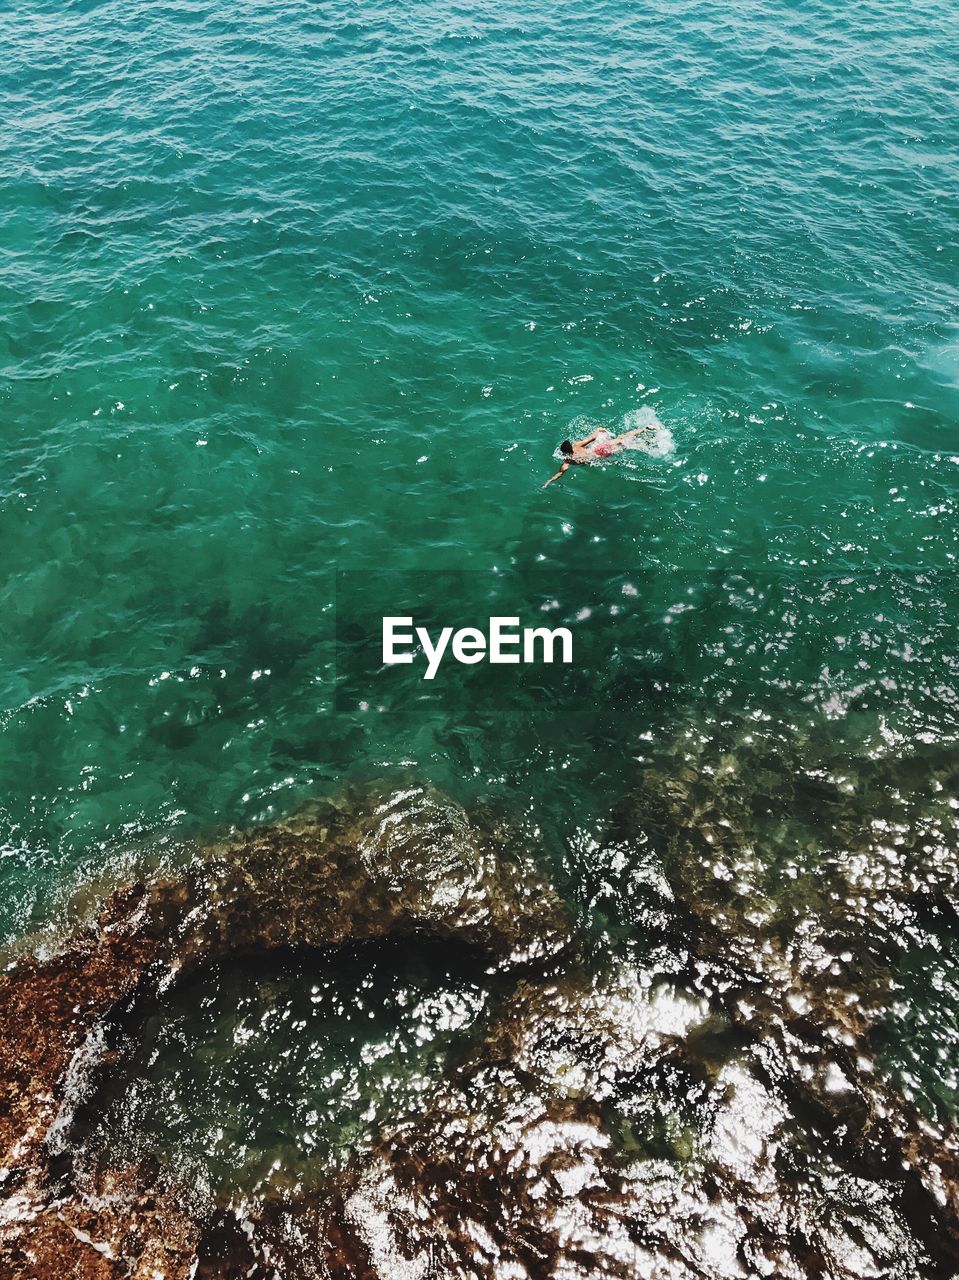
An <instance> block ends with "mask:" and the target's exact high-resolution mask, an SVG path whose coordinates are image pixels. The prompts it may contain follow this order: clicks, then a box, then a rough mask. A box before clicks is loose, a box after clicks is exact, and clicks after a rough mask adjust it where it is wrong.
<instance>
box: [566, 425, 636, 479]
mask: <svg viewBox="0 0 959 1280" xmlns="http://www.w3.org/2000/svg"><path fill="white" fill-rule="evenodd" d="M655 429H656V428H655V427H654V426H653V425H652V423H648V424H647V425H646V426H645V427H634V428H633V430H632V431H624V432H623V434H622V435H620V436H614V435H613V433H612V431H607V430H606V428H605V427H598V428H597V429H596V430H595V431H594V432H593V434H592V435H591V436H585V437H584V438H583V439H582V440H564V441H563V443H562V444H561V445H560V446H559V451H560V453H561V454H562V455H563V465H562V466H561V467H560V469H559V470H558V471H557V472H556V474H555V475H554V476H550V478H549V479H548V480H547V481H546V484H544V485H543V488H544V489H545V488H546V485H547V484H552V483H553V481H554V480H558V479H559V478H560V476H561V475H562V474H563V472H564V471H566V470H567V468H568V467H569V465H570V463H590V462H600V461H602V459H603V458H609V457H611V456H612V455H613V454H614V453H622V451H623V450H624V449H628V448H629V447H630V446H631V445H632V444H633V442H634V441H635V440H638V439H639V437H640V436H643V435H646V434H647V433H648V432H650V431H653V432H655Z"/></svg>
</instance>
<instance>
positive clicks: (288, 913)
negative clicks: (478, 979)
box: [0, 789, 569, 1280]
mask: <svg viewBox="0 0 959 1280" xmlns="http://www.w3.org/2000/svg"><path fill="white" fill-rule="evenodd" d="M404 934H417V935H424V936H427V937H433V938H438V939H455V940H457V941H458V942H460V943H463V944H465V945H467V946H472V947H475V948H477V949H478V952H479V953H480V954H482V955H483V956H484V957H485V960H484V961H483V963H484V964H486V965H488V964H489V963H490V961H492V962H493V963H495V964H496V965H497V966H499V967H501V968H503V967H506V968H508V967H509V966H510V965H513V964H518V963H524V964H525V963H528V962H529V961H531V960H533V959H535V958H541V957H543V956H546V955H549V954H552V953H554V952H556V951H558V950H559V949H561V948H562V947H563V946H564V945H566V943H567V942H568V941H569V931H568V926H567V924H566V920H565V916H564V913H563V911H562V908H561V905H560V903H559V900H558V898H557V897H556V895H555V894H554V893H553V892H552V890H550V889H549V888H548V887H547V886H546V885H545V884H543V883H542V881H541V880H539V879H538V877H537V876H536V873H535V870H534V868H533V867H532V865H531V864H530V863H529V862H528V861H522V860H520V859H517V858H513V857H510V856H509V854H508V853H507V851H506V850H505V849H504V848H503V847H502V846H501V845H497V844H496V843H495V842H491V841H490V840H485V841H484V839H483V838H482V836H481V835H480V833H478V832H477V831H476V830H475V828H474V827H473V826H472V825H471V824H470V823H469V821H468V820H467V818H466V816H465V814H463V813H462V811H460V810H458V809H456V808H455V806H452V805H450V804H449V803H448V802H444V801H443V800H442V798H441V797H439V796H437V795H435V794H432V793H428V792H424V791H422V790H418V789H414V790H410V791H406V792H403V793H397V794H395V795H393V796H390V797H388V798H386V799H385V800H382V801H373V800H370V799H369V798H366V799H365V800H364V801H363V802H362V803H361V804H360V807H359V808H358V809H354V808H351V807H350V804H349V803H348V802H346V801H343V802H340V803H339V804H332V803H330V804H326V805H323V806H318V807H317V808H316V809H315V810H314V811H312V812H311V813H310V814H308V815H303V816H301V817H300V818H298V819H297V820H296V821H294V822H291V823H288V824H283V825H278V826H275V827H272V828H263V829H260V830H256V831H253V832H250V833H248V834H246V835H244V836H241V837H239V838H237V839H234V840H231V841H229V842H228V843H226V844H223V845H220V846H217V847H215V848H213V849H210V850H207V851H206V852H205V853H204V854H203V855H202V856H201V857H200V858H199V859H198V860H197V863H196V865H195V866H193V867H192V868H191V869H190V870H189V871H188V872H187V873H185V874H184V876H183V878H182V879H181V880H178V881H163V882H156V883H153V884H150V885H137V886H133V887H130V888H124V889H121V890H118V891H117V892H115V893H114V894H113V895H112V896H111V897H110V899H109V900H108V902H107V903H106V905H105V907H104V909H103V911H102V912H101V914H100V916H99V918H98V919H97V920H96V921H95V922H94V923H93V924H91V925H90V926H89V927H87V928H85V929H83V930H82V931H81V932H79V933H78V934H77V935H75V936H74V937H73V938H71V939H70V940H69V941H68V942H67V943H66V944H65V946H64V947H63V949H62V951H61V952H60V953H59V954H57V955H55V956H53V957H52V958H49V959H40V958H37V957H28V958H25V959H23V960H21V961H20V962H19V963H18V964H17V965H15V966H14V967H13V968H12V969H11V970H10V971H9V972H8V973H7V974H6V975H5V976H4V977H3V979H2V981H0V1151H2V1159H3V1166H2V1171H0V1187H2V1191H0V1195H2V1196H3V1203H2V1206H0V1268H2V1271H3V1274H4V1275H10V1276H11V1277H14V1276H16V1277H21V1276H22V1277H24V1278H26V1277H34V1276H35V1277H37V1280H39V1278H40V1277H44V1280H46V1278H47V1277H49V1276H51V1275H53V1274H57V1275H63V1276H68V1275H75V1276H77V1277H83V1278H86V1277H88V1276H89V1277H91V1278H92V1277H98V1278H99V1277H101V1276H102V1277H108V1276H109V1277H119V1276H124V1277H126V1276H134V1275H135V1276H138V1277H140V1276H143V1277H146V1276H150V1277H151V1280H153V1278H154V1277H155V1276H156V1275H162V1276H164V1277H165V1278H166V1280H178V1278H179V1277H180V1276H181V1275H182V1276H184V1277H185V1276H187V1275H195V1274H198V1273H197V1267H198V1266H199V1267H201V1271H200V1273H199V1274H203V1270H202V1267H203V1266H205V1265H206V1264H205V1263H203V1257H204V1252H205V1251H206V1252H209V1249H207V1248H206V1246H204V1244H203V1240H204V1236H205V1234H208V1233H209V1231H210V1229H211V1228H210V1221H211V1218H210V1215H211V1206H210V1205H209V1204H208V1203H199V1202H197V1201H196V1199H195V1198H194V1197H192V1196H191V1195H190V1194H188V1192H187V1190H186V1189H185V1188H184V1187H182V1186H177V1184H176V1179H175V1177H174V1176H173V1175H171V1174H162V1173H161V1172H160V1171H159V1170H157V1169H154V1168H151V1167H150V1166H149V1164H143V1165H142V1166H137V1167H130V1168H126V1169H121V1170H110V1169H107V1170H104V1169H102V1168H98V1167H97V1166H96V1163H95V1162H93V1163H91V1162H90V1161H89V1160H86V1159H84V1158H83V1153H82V1152H80V1151H78V1150H77V1149H76V1147H75V1143H74V1142H73V1140H72V1139H73V1138H74V1137H75V1135H74V1134H72V1133H71V1123H72V1117H73V1113H74V1110H75V1107H76V1105H77V1104H78V1103H79V1102H80V1101H81V1100H82V1099H83V1098H84V1097H85V1096H87V1095H88V1094H89V1092H90V1089H91V1087H92V1083H91V1082H93V1081H95V1079H96V1076H97V1073H98V1071H99V1072H102V1071H103V1070H104V1068H105V1064H104V1052H105V1048H104V1039H103V1035H102V1031H103V1027H104V1023H105V1020H106V1019H107V1018H108V1017H109V1015H111V1013H112V1012H113V1011H115V1010H117V1009H119V1008H121V1007H123V1006H125V1005H128V1004H129V1002H130V1001H131V1000H134V999H135V998H136V997H137V995H138V993H139V992H142V991H143V990H145V989H147V988H149V989H150V990H154V991H155V990H157V989H158V988H159V987H162V986H163V985H164V984H168V983H169V982H171V981H175V980H176V975H177V974H178V973H180V972H183V971H185V970H192V969H195V968H197V967H200V966H202V965H204V964H206V963H211V962H214V961H217V960H222V959H223V958H225V957H228V956H230V955H237V954H247V953H256V952H258V951H266V950H270V949H279V948H301V947H307V948H335V947H336V946H338V945H340V944H342V943H344V942H346V941H356V940H362V939H367V938H387V937H391V936H402V935H404ZM107 1069H108V1064H107ZM243 1247H246V1246H243ZM241 1252H242V1250H241ZM54 1258H56V1259H58V1260H59V1261H58V1262H57V1264H56V1265H55V1264H54V1263H53V1261H52V1259H54Z"/></svg>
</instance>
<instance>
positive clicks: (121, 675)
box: [0, 0, 959, 1101]
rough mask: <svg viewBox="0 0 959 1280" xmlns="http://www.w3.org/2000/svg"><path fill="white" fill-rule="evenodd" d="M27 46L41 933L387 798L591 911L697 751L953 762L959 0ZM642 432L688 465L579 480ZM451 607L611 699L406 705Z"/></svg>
mask: <svg viewBox="0 0 959 1280" xmlns="http://www.w3.org/2000/svg"><path fill="white" fill-rule="evenodd" d="M0 31H2V35H3V47H4V49H5V52H6V57H5V58H4V62H3V65H2V67H0V102H2V106H3V110H2V112H0V147H2V154H3V157H4V159H3V162H2V173H3V178H4V191H5V199H4V201H3V205H2V210H0V237H2V239H0V245H2V248H0V299H2V308H3V317H4V324H3V330H2V335H0V348H2V355H0V379H2V381H0V387H2V393H0V394H2V424H3V425H2V436H0V441H2V444H0V448H2V462H3V466H2V469H0V546H2V565H3V577H2V587H0V590H2V596H0V658H2V664H0V707H2V712H0V725H2V736H0V779H2V796H0V846H2V853H3V861H2V867H0V870H2V875H3V885H4V893H3V898H2V929H3V934H4V936H5V937H6V939H7V941H8V942H15V941H16V940H17V939H18V938H21V937H23V936H24V935H26V934H28V933H29V932H30V931H32V930H34V929H36V928H38V927H40V926H43V925H45V924H48V923H49V922H51V921H54V922H55V921H56V920H58V919H59V916H60V913H61V911H62V909H63V903H64V901H65V899H66V897H67V896H68V895H69V893H70V892H71V891H72V889H73V888H74V887H75V886H76V885H78V884H80V883H82V882H83V881H85V880H91V879H92V880H97V879H98V878H100V877H103V878H104V879H108V878H109V877H110V875H111V874H114V872H115V869H116V868H117V867H120V866H123V865H126V864H127V863H130V862H134V861H136V860H138V859H141V858H144V857H146V858H149V859H154V858H156V857H157V856H158V855H159V856H160V857H167V856H178V855H177V851H178V849H179V848H180V846H181V845H188V844H189V842H190V841H191V840H193V839H195V838H197V837H202V836H204V835H205V834H208V833H211V832H221V831H222V830H223V829H224V828H227V827H230V826H231V825H237V824H240V825H242V824H249V823H252V822H257V821H263V820H269V819H271V818H276V817H279V816H282V815H284V814H286V813H289V812H291V811H293V810H295V809H296V807H297V806H298V805H299V804H301V803H302V801H303V800H304V799H305V798H307V797H309V796H310V795H313V794H318V793H324V792H327V791H331V790H335V789H336V788H337V787H338V786H339V785H340V784H341V783H342V782H343V781H344V780H345V779H347V778H359V779H364V778H372V777H381V776H387V777H391V776H404V777H410V776H412V777H415V778H417V779H420V780H429V781H432V782H433V783H435V784H436V785H437V786H439V787H441V788H442V789H444V790H446V791H448V792H449V793H450V794H451V795H452V796H453V797H454V798H455V799H456V800H458V801H459V802H461V803H465V804H467V805H469V804H472V803H476V802H478V801H482V802H483V803H486V804H491V805H493V806H494V807H499V808H501V809H502V810H503V811H505V812H507V813H508V814H509V815H510V816H511V819H512V820H513V821H515V822H517V824H519V825H520V826H522V827H524V828H525V829H526V830H528V831H529V832H530V833H532V834H534V835H535V837H536V838H537V840H538V841H539V843H540V848H541V854H542V857H543V859H544V862H545V863H546V864H548V865H549V866H550V867H551V868H552V869H553V871H554V873H555V875H556V876H557V877H559V878H561V879H563V882H564V884H565V891H566V892H567V893H568V895H569V897H570V899H571V901H575V902H582V901H585V898H586V897H587V896H588V894H587V890H586V888H584V886H585V885H587V883H588V881H589V877H590V875H591V874H592V872H593V870H594V869H593V868H590V866H589V865H588V863H589V855H588V850H589V849H590V847H591V845H590V841H591V839H592V838H593V837H594V836H596V835H597V834H598V833H599V832H601V831H602V829H603V827H604V824H605V823H606V822H607V820H608V818H609V814H610V812H611V811H612V810H613V808H614V807H615V806H616V805H617V804H618V803H620V802H621V801H622V799H623V797H624V796H628V794H629V790H630V787H631V785H632V783H633V780H634V779H635V776H636V774H637V772H638V770H639V768H640V766H641V764H642V763H643V762H644V761H648V760H650V759H656V760H657V761H658V762H659V763H660V765H663V764H665V767H667V768H668V767H669V762H670V761H674V762H675V763H676V764H677V765H678V764H679V763H680V761H681V760H682V759H683V751H684V750H685V746H684V744H686V745H688V743H689V742H690V741H691V740H693V739H696V737H697V735H704V736H705V737H707V738H708V737H709V735H710V734H713V733H716V734H719V735H720V737H723V743H724V745H723V747H722V749H723V750H724V751H733V752H735V750H736V746H735V744H736V742H738V741H742V740H743V739H744V738H745V737H750V738H751V739H757V740H763V738H764V735H766V736H768V738H769V741H770V743H771V744H773V745H772V747H771V750H773V751H774V752H775V750H776V749H778V748H776V746H775V744H776V742H777V741H778V740H779V738H778V737H777V735H780V736H782V735H785V736H786V737H788V738H789V739H790V741H793V742H797V743H799V747H798V748H797V750H798V751H799V753H800V755H802V752H803V751H808V754H809V758H810V768H813V767H820V766H821V765H822V762H823V761H826V762H827V763H828V765H829V767H833V766H835V765H836V762H837V761H839V762H844V767H847V768H848V770H849V774H850V776H852V777H854V778H855V777H857V776H861V775H862V773H863V771H865V770H867V769H868V768H870V767H872V763H874V762H875V761H876V760H877V759H880V758H881V759H887V760H890V761H895V760H897V759H899V758H901V757H903V758H908V757H910V756H911V754H912V753H913V752H914V751H915V750H916V749H917V748H920V749H921V750H924V751H929V750H933V751H935V752H941V753H943V756H944V757H945V758H947V757H948V755H949V753H950V752H951V751H952V750H953V746H954V743H955V739H956V734H957V729H959V696H957V692H956V687H957V674H956V665H957V661H956V646H955V623H956V618H957V614H956V606H957V594H959V593H957V590H956V587H955V567H956V556H957V553H959V533H957V526H956V511H957V498H959V430H957V423H956V418H957V410H959V328H957V301H959V290H957V285H956V282H957V279H959V275H957V245H956V236H955V228H956V225H957V218H959V184H957V178H959V167H957V163H956V159H955V151H954V133H955V119H956V109H957V106H959V101H957V99H959V95H957V92H956V79H955V75H954V70H955V56H956V53H957V40H959V20H957V14H956V10H955V7H954V6H952V5H950V4H947V3H945V2H943V0H922V2H921V3H918V4H906V3H905V2H904V0H882V2H880V3H870V4H868V5H867V4H854V5H851V6H850V5H838V4H834V3H833V4H827V3H821V2H819V3H817V2H814V0H813V2H810V3H804V4H802V5H800V6H798V7H796V6H785V5H782V4H776V5H768V4H759V3H758V2H738V3H735V4H732V5H730V4H718V3H705V4H697V5H692V4H689V3H685V2H677V0H667V2H666V3H661V4H657V5H655V6H652V5H650V6H633V5H626V4H623V3H612V2H609V3H600V4H589V5H587V4H583V3H579V2H578V0H574V2H573V3H571V4H568V5H564V6H562V7H561V9H557V8H556V7H555V6H552V5H545V4H540V3H533V4H525V5H522V6H511V5H502V4H499V5H492V4H483V3H481V2H477V3H455V4H454V3H442V2H439V0H434V2H431V3H420V4H414V5H412V6H403V7H402V8H398V7H397V6H388V5H385V4H375V3H361V4H344V3H340V2H339V0H337V2H335V3H333V4H329V5H326V6H323V7H322V8H320V7H317V6H313V5H310V4H306V3H282V2H281V3H270V4H265V3H251V2H249V0H241V2H240V3H237V4H233V5H231V6H229V7H228V9H225V8H224V7H222V6H213V5H209V4H204V3H199V2H198V3H191V2H186V0H173V2H171V3H169V4H164V5H155V6H149V7H144V6H137V5H131V4H124V3H112V2H111V3H99V4H93V3H89V2H86V0H84V2H82V3H68V4H65V5H56V6H54V5H52V4H36V3H28V4H26V5H20V6H17V7H16V10H15V11H14V10H13V9H8V10H7V12H6V13H5V14H4V15H2V16H0ZM643 408H651V409H652V410H654V411H655V413H656V414H657V415H658V418H659V420H660V421H661V422H662V423H663V424H664V426H665V427H666V428H668V430H669V432H670V433H671V436H672V438H673V441H674V448H673V450H672V451H671V452H670V453H668V454H667V455H666V456H664V457H648V456H645V455H643V454H635V455H629V456H628V457H627V458H625V459H617V460H615V461H614V462H612V463H610V464H609V465H607V466H605V467H603V468H601V469H600V468H590V469H586V468H580V469H577V470H574V471H572V472H570V473H569V474H567V475H566V476H564V477H563V478H562V480H561V481H559V482H558V483H557V484H555V485H552V486H550V488H548V489H545V490H544V489H543V488H542V484H543V481H544V480H545V479H546V478H547V477H548V476H549V475H550V474H551V472H552V471H553V470H555V467H556V462H555V460H554V457H553V455H554V451H555V449H556V447H557V445H558V443H559V442H560V441H561V440H562V439H563V438H564V437H566V436H568V435H570V434H573V433H575V432H577V431H580V430H581V429H582V431H583V433H584V434H585V431H586V429H588V428H591V427H592V426H593V425H595V424H605V425H607V426H610V427H612V428H614V429H615V428H616V427H617V426H619V425H621V424H628V423H629V422H630V421H632V420H633V419H632V418H631V416H630V415H634V414H635V413H636V412H637V411H638V410H640V409H643ZM413 598H415V599H416V600H418V601H419V602H420V604H421V605H422V608H423V609H424V611H427V610H430V609H432V616H433V620H434V621H435V622H436V623H437V624H439V623H448V624H451V625H454V626H460V625H467V624H471V623H476V622H477V621H484V620H485V619H486V618H487V617H488V616H489V614H490V612H491V611H493V610H492V608H491V605H492V604H493V603H496V605H497V608H498V607H499V604H500V603H501V602H502V601H503V600H504V599H505V600H509V601H512V602H517V601H518V602H519V603H518V608H519V609H520V612H522V614H523V616H524V621H529V622H538V621H541V620H542V619H543V617H544V616H548V617H549V618H550V619H551V620H552V622H553V623H554V624H558V623H560V622H561V621H562V622H563V623H564V624H568V625H570V626H571V627H573V628H574V629H575V633H576V643H577V655H578V661H577V664H576V668H575V670H574V671H573V672H571V673H570V672H565V671H562V670H550V669H548V668H532V669H530V670H529V671H524V672H521V673H513V672H511V671H509V670H507V671H505V673H504V672H502V671H498V672H495V673H492V672H491V671H490V669H489V668H487V667H478V668H470V669H469V670H467V669H466V668H456V669H449V668H444V670H443V671H442V673H441V675H440V676H439V677H438V678H437V680H436V681H435V682H434V684H433V685H431V686H429V687H427V686H426V685H425V684H424V683H423V682H422V681H421V680H420V679H419V673H418V672H414V671H412V670H411V669H408V668H404V669H402V670H401V669H396V670H391V671H388V672H385V673H384V672H377V671H376V670H375V666H376V664H375V663H374V662H372V661H371V659H370V656H369V644H370V637H371V633H372V631H375V626H376V622H377V620H378V618H379V616H380V615H381V614H382V613H397V612H403V608H402V607H401V606H402V603H403V601H408V600H410V599H413ZM337 601H338V602H339V607H338V608H337V607H336V605H337ZM377 639H378V637H377V636H376V635H375V634H374V635H373V642H374V644H375V642H376V641H377ZM690 735H691V736H690ZM810 743H811V744H813V745H812V746H809V745H808V744H810ZM790 767H792V766H790ZM857 769H858V770H859V773H857ZM905 773H906V776H907V778H908V779H909V787H908V788H907V789H906V792H905V794H904V797H903V799H902V803H903V805H904V806H905V807H906V809H908V811H909V813H911V814H915V813H922V812H924V806H925V805H926V804H927V802H928V801H929V794H928V776H927V774H925V773H924V772H923V770H922V769H911V770H910V769H909V768H907V769H906V770H905ZM764 785H765V783H764ZM936 803H937V804H938V803H939V801H937V802H936ZM807 817H808V831H807V832H806V835H805V836H804V839H806V837H808V840H809V842H811V843H812V844H814V843H815V837H816V832H817V825H816V824H817V821H818V815H817V814H816V813H815V812H810V813H809V814H808V815H807ZM803 847H805V846H803ZM584 851H586V852H584ZM769 856H770V859H771V865H774V866H775V865H777V864H776V858H777V857H778V856H779V854H778V853H777V852H776V851H775V850H774V851H773V852H771V853H770V855H769ZM614 897H615V894H614ZM607 905H608V910H609V912H610V914H611V915H613V916H615V914H616V903H615V902H613V903H612V904H607ZM620 905H621V904H620ZM930 945H931V944H930ZM950 945H951V944H950ZM934 950H936V948H934ZM939 950H941V949H939ZM939 950H937V954H939ZM920 968H921V966H920ZM909 981H910V982H913V981H915V979H914V978H910V979H909ZM919 986H921V982H920V983H919ZM950 990H951V988H950V989H948V990H946V991H945V992H940V993H939V994H938V995H937V1001H938V1003H937V1005H936V1010H935V1013H934V1025H936V1026H938V1027H940V1028H942V1027H945V1026H947V1025H951V1026H955V1025H956V1024H957V1020H959V1005H957V1004H956V1002H955V1001H954V1000H953V999H952V997H951V995H950ZM914 1016H915V1017H916V1018H919V1019H920V1021H921V1018H922V1014H921V1010H920V1011H918V1012H916V1013H915V1015H914ZM928 1034H929V1029H928V1027H927V1026H925V1025H923V1026H922V1027H919V1028H918V1029H916V1032H915V1038H916V1043H918V1044H919V1045H920V1047H921V1045H922V1044H924V1043H925V1039H924V1037H927V1036H928ZM910 1043H911V1041H910ZM903 1052H904V1053H905V1054H906V1058H905V1059H904V1062H905V1066H904V1067H903V1069H904V1070H907V1069H911V1068H910V1067H909V1061H910V1060H909V1051H908V1050H903ZM919 1056H920V1058H921V1059H922V1060H923V1061H925V1060H926V1058H927V1056H928V1055H927V1054H926V1053H925V1051H924V1050H923V1051H922V1052H921V1053H920V1054H919ZM917 1069H918V1068H917ZM924 1069H925V1068H923V1070H924ZM943 1081H944V1078H939V1077H936V1078H935V1079H934V1080H933V1081H932V1083H931V1084H930V1083H929V1082H928V1080H927V1081H926V1083H925V1084H922V1083H920V1084H919V1085H918V1086H917V1088H918V1089H919V1092H920V1093H922V1092H923V1090H924V1089H931V1090H933V1091H934V1092H936V1095H937V1096H939V1095H942V1096H943V1097H946V1095H948V1094H949V1089H948V1087H947V1084H946V1083H944V1082H943ZM946 1100H947V1101H948V1098H946Z"/></svg>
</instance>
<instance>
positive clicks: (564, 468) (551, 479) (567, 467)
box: [543, 462, 569, 489]
mask: <svg viewBox="0 0 959 1280" xmlns="http://www.w3.org/2000/svg"><path fill="white" fill-rule="evenodd" d="M568 470H569V463H568V462H564V463H563V465H562V466H561V467H560V469H559V470H558V471H557V472H556V474H555V476H550V478H549V479H548V480H547V481H546V484H552V483H553V481H554V480H558V479H559V478H560V476H561V475H562V474H563V472H564V471H568ZM546 484H544V485H543V488H544V489H545V488H546Z"/></svg>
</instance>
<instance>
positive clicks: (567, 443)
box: [559, 440, 573, 453]
mask: <svg viewBox="0 0 959 1280" xmlns="http://www.w3.org/2000/svg"><path fill="white" fill-rule="evenodd" d="M559 451H560V453H572V452H573V442H572V440H564V441H563V443H562V444H561V445H560V446H559Z"/></svg>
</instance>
